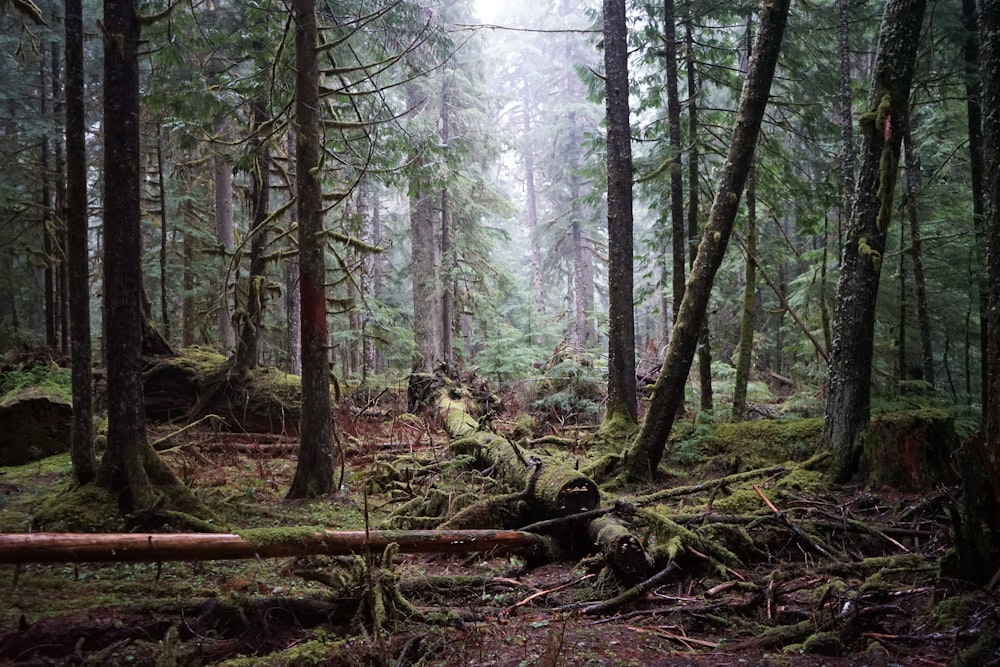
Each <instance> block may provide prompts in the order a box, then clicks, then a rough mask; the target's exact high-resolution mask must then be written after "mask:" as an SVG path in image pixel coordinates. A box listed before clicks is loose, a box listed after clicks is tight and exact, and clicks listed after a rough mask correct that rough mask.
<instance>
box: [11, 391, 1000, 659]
mask: <svg viewBox="0 0 1000 667" xmlns="http://www.w3.org/2000/svg"><path fill="white" fill-rule="evenodd" d="M401 413H402V408H401V407H400V406H398V405H388V406H386V405H382V406H379V407H378V409H366V410H359V409H357V408H356V407H355V408H351V407H350V406H349V405H345V406H342V408H341V411H340V415H339V417H338V434H339V438H340V440H341V443H342V444H343V445H344V446H345V447H346V448H347V450H348V452H349V456H348V458H347V467H346V473H347V476H346V478H345V481H344V487H343V490H342V492H341V493H339V494H337V495H336V496H334V497H331V498H327V499H323V500H320V501H316V502H301V501H289V500H285V499H284V498H283V495H284V493H285V492H286V491H287V489H288V486H289V483H290V480H291V477H292V474H293V473H294V466H295V459H294V456H295V442H294V441H293V440H291V439H288V438H283V437H280V436H270V435H268V436H265V435H255V434H231V433H218V432H215V431H213V430H212V429H210V428H204V429H192V430H188V431H185V432H183V433H181V434H179V435H174V436H171V434H172V433H173V431H174V430H175V429H173V428H171V427H166V426H157V427H155V428H152V429H151V431H150V439H151V440H162V442H160V443H159V444H158V448H160V449H165V451H164V452H163V455H164V457H166V460H167V461H168V462H169V463H170V464H171V466H172V467H173V468H174V469H175V470H176V471H177V472H178V475H179V476H181V477H182V478H183V479H184V480H185V481H186V482H187V483H188V484H189V485H190V486H191V487H192V488H193V489H194V490H195V492H196V493H197V495H198V496H199V497H200V498H202V499H203V500H204V501H205V502H207V503H208V504H210V505H211V506H212V507H213V509H215V510H216V511H217V512H218V517H217V521H218V522H219V523H220V524H221V525H224V526H227V527H231V528H233V529H235V528H255V527H276V526H295V525H320V526H325V527H328V528H332V529H361V528H364V527H365V526H366V525H368V526H371V527H373V528H375V527H378V526H380V525H382V524H383V523H384V522H385V521H386V520H387V518H388V517H389V516H390V515H391V513H392V512H393V511H394V510H395V509H397V508H398V507H399V506H400V505H401V504H402V503H404V502H406V501H407V500H410V499H413V498H414V497H419V496H421V495H424V496H427V495H428V494H429V489H431V488H435V489H443V490H446V491H449V492H452V491H457V490H465V491H468V490H469V489H470V488H471V489H473V491H474V492H475V493H478V494H482V493H485V492H486V490H487V489H488V488H491V487H489V485H488V484H487V483H486V482H484V481H482V473H481V472H475V471H472V472H469V473H456V472H455V471H454V470H448V469H447V468H446V467H445V466H444V465H443V464H444V463H445V462H446V461H448V460H449V458H450V456H451V455H450V454H449V452H448V449H447V438H446V437H445V436H444V434H443V432H442V431H441V430H440V429H439V428H437V426H436V425H434V424H433V423H429V422H427V421H426V420H415V419H412V418H410V417H400V416H399V415H400V414H401ZM562 434H563V435H566V433H562ZM571 437H578V433H577V435H575V436H571ZM577 454H578V455H580V456H585V454H580V451H577ZM406 456H414V457H417V458H418V459H419V460H422V461H437V462H439V463H441V464H442V465H441V466H438V467H437V468H435V467H434V466H427V467H424V468H422V469H421V470H420V473H419V474H416V473H412V471H411V472H410V473H405V472H404V473H401V474H399V475H397V477H396V478H392V475H391V474H389V475H388V477H387V473H386V471H385V468H386V466H384V465H380V463H386V462H393V461H398V460H400V459H401V458H405V457H406ZM712 470H713V469H712V468H711V467H708V468H706V467H700V468H699V467H691V468H690V469H689V470H688V471H687V472H686V473H685V475H687V477H686V478H685V479H677V478H674V479H664V480H663V481H662V484H658V485H657V487H656V488H652V489H648V488H647V489H634V490H623V491H622V493H624V494H625V495H629V494H631V495H632V496H636V495H639V494H643V493H649V492H651V491H657V490H662V489H663V488H669V487H671V486H680V482H683V484H688V485H690V484H693V483H695V482H700V481H708V480H711V479H712V478H713V473H712ZM70 472H71V471H70V464H69V459H68V456H67V455H60V456H56V457H52V458H49V459H45V460H43V461H40V462H37V463H32V464H28V465H26V466H20V467H9V468H0V532H24V531H27V530H29V529H33V530H62V529H65V526H64V525H63V523H62V522H69V521H71V519H73V518H74V517H73V516H62V517H61V518H60V519H58V520H55V519H50V521H52V525H44V526H35V527H34V528H32V523H31V521H32V517H33V516H35V515H36V513H37V512H38V511H39V508H40V507H41V506H42V505H43V504H44V503H46V502H51V497H52V495H53V494H56V493H58V492H59V491H60V490H61V489H64V488H66V487H67V485H68V484H69V480H70ZM397 472H398V471H397ZM715 476H718V475H715ZM476 484H478V485H479V486H478V487H477V486H475V485H476ZM748 484H758V485H759V486H760V487H761V488H763V489H766V490H767V491H766V492H767V494H768V495H769V497H771V498H772V499H774V501H775V502H779V503H781V506H780V509H781V510H782V516H784V517H787V518H788V523H784V524H782V523H781V522H780V521H779V520H778V519H777V518H776V517H775V515H774V514H773V512H772V511H771V510H769V509H768V508H767V507H765V506H764V504H763V503H760V504H759V505H758V506H757V507H756V508H753V510H750V509H745V510H743V511H742V512H741V514H743V515H751V516H756V517H757V519H758V520H757V521H756V523H757V524H759V526H758V525H742V526H740V525H739V523H738V522H737V523H734V522H736V519H733V522H730V523H721V522H720V523H718V524H713V523H711V521H710V520H709V519H708V516H709V515H712V514H713V512H714V513H715V514H738V513H737V512H735V511H734V510H732V509H731V510H729V511H728V512H725V513H724V512H722V510H713V507H712V504H713V502H715V503H719V502H720V501H719V499H720V498H722V497H725V496H728V497H730V498H733V497H735V496H736V493H737V491H738V489H737V488H736V485H734V486H733V487H731V488H726V489H722V490H721V491H720V488H719V487H718V486H716V487H712V485H708V486H707V487H706V491H704V492H702V493H700V494H697V493H692V494H684V495H679V496H678V497H675V498H672V499H671V500H669V501H665V502H661V503H659V504H658V505H657V508H658V509H659V510H660V511H662V512H664V513H669V514H670V515H671V516H674V517H681V516H689V515H690V514H691V513H692V512H694V513H695V514H698V515H699V516H701V519H700V522H699V521H692V522H691V523H690V524H686V525H688V527H689V528H690V529H691V530H693V531H695V532H697V533H699V534H700V535H702V537H704V538H705V539H707V540H715V541H717V542H720V543H723V544H727V545H729V546H731V547H732V548H733V549H734V550H735V552H736V553H737V554H738V555H739V557H740V563H741V564H740V566H726V567H719V563H718V561H716V560H713V559H712V558H711V557H709V556H707V555H705V554H702V553H699V552H698V550H697V549H694V548H692V547H691V546H690V544H687V546H686V548H685V550H683V555H682V556H678V559H677V564H678V565H679V566H680V567H679V570H677V571H676V572H675V573H674V574H673V575H672V576H671V577H669V578H668V579H667V582H666V583H665V584H662V585H659V586H655V587H653V588H652V589H650V590H648V591H645V592H644V593H642V594H641V595H639V596H638V597H636V598H635V599H632V600H630V601H628V602H627V603H625V604H623V605H621V606H617V607H613V608H609V609H607V610H605V611H603V612H601V613H588V611H587V608H586V603H588V602H594V601H600V600H606V599H608V598H610V597H612V596H613V595H615V594H616V593H617V592H620V590H621V589H622V588H624V586H622V587H618V588H615V585H614V581H613V580H609V579H608V578H607V577H606V576H603V575H602V574H601V565H602V563H601V561H600V559H599V558H595V557H594V556H593V553H585V552H584V553H576V554H574V555H573V556H572V557H564V558H562V559H560V560H558V561H556V562H550V563H546V564H542V565H539V566H533V567H526V564H525V562H524V561H523V560H521V559H520V558H517V557H510V556H507V557H499V556H492V555H489V554H487V555H475V554H473V555H460V556H455V555H447V556H445V555H432V556H424V555H420V556H417V555H405V556H400V557H398V558H396V559H394V562H393V563H390V564H387V563H381V566H379V564H378V563H377V560H376V559H375V558H374V557H373V558H369V559H367V568H366V559H364V558H361V557H357V558H354V557H349V558H334V557H328V556H312V557H308V558H302V559H279V558H274V559H261V560H244V561H225V560H207V561H197V562H167V563H160V564H79V565H71V564H59V565H25V566H20V567H14V566H0V664H10V665H155V666H178V667H180V666H186V665H229V666H230V667H235V666H244V665H247V666H249V665H335V666H336V665H378V666H392V665H456V666H457V665H463V666H465V665H481V666H486V665H493V666H498V667H515V666H521V665H525V666H528V665H541V666H546V667H555V666H570V665H581V666H583V665H587V666H589V665H608V666H616V667H617V666H625V665H637V666H638V665H663V666H681V665H691V666H705V667H708V666H729V665H732V666H736V665H740V666H743V665H774V666H779V665H803V666H812V665H816V666H819V665H825V666H829V667H838V666H842V665H869V666H871V667H878V666H885V667H888V666H891V665H907V666H909V665H914V666H916V665H921V666H923V665H928V666H929V665H969V666H970V667H976V666H988V665H1000V652H998V651H997V644H996V636H997V628H998V627H1000V605H998V600H997V597H996V595H995V594H993V593H990V592H988V591H985V590H982V589H976V588H974V587H969V586H966V585H963V584H962V583H961V582H957V581H952V580H947V579H942V578H941V577H940V575H939V561H940V559H941V558H942V557H943V556H944V555H945V554H946V552H947V550H948V548H949V546H950V537H949V524H948V521H947V512H946V505H947V502H948V500H949V498H950V497H952V495H953V493H954V490H952V489H937V490H934V491H933V492H922V493H920V494H902V493H899V492H896V491H892V490H887V489H882V490H878V491H873V490H870V489H864V488H860V487H850V488H843V489H834V490H829V489H827V490H825V491H823V492H822V493H819V492H817V491H816V490H815V489H811V488H806V487H797V486H794V485H788V486H781V482H780V480H779V479H777V478H773V479H770V480H769V479H767V478H765V479H758V480H751V481H750V482H748ZM713 489H714V490H713ZM706 503H707V511H706V510H705V507H706ZM733 507H736V505H735V504H734V505H733ZM67 511H68V512H69V513H70V514H72V513H73V512H79V513H81V514H82V513H83V510H80V509H75V510H67ZM47 516H50V517H52V516H54V517H60V516H61V515H59V513H58V512H54V511H52V510H51V507H50V510H49V513H48V515H47ZM837 517H840V520H841V522H842V526H841V527H840V529H838V527H837V526H836V525H832V524H836V522H837ZM78 518H80V519H81V521H83V522H86V521H87V520H90V519H88V518H87V517H83V516H80V517H78ZM848 519H856V520H859V521H860V522H862V523H864V524H867V525H868V526H870V527H871V528H872V530H870V531H869V532H858V531H859V530H860V529H857V528H856V527H855V530H848V529H847V528H846V525H847V522H848ZM723 526H728V528H723ZM792 526H795V527H798V528H800V529H802V530H805V531H806V532H807V534H811V535H817V536H822V539H823V540H825V543H826V544H827V545H828V546H829V547H830V551H831V552H832V553H831V554H830V555H832V556H833V557H832V558H830V557H826V556H824V555H823V554H822V553H821V552H817V550H816V548H815V546H816V545H814V544H810V540H809V539H808V538H804V537H803V536H801V535H798V534H796V532H795V530H794V529H793V527H792ZM104 528H105V529H109V528H110V529H111V530H114V529H115V526H113V525H105V526H104ZM167 528H169V527H167ZM738 528H742V530H739V529H738ZM119 529H120V527H119ZM637 534H639V535H640V536H641V537H642V539H643V540H645V541H646V542H647V543H652V542H655V541H656V538H655V536H651V535H650V533H649V532H642V531H637ZM744 535H745V536H748V537H747V539H748V540H749V541H748V542H747V541H746V540H744V539H743V537H742V536H744ZM741 540H743V542H746V543H745V544H743V547H742V550H739V549H738V547H739V545H740V544H741ZM820 548H822V547H820ZM584 551H585V550H584ZM376 556H377V555H376ZM379 568H380V569H379ZM374 569H379V572H382V573H383V574H384V573H389V575H388V576H389V577H390V579H391V580H392V582H393V584H394V585H395V586H396V587H397V589H398V591H399V592H400V593H401V594H402V596H403V597H404V598H405V600H406V601H408V602H409V603H411V604H412V605H413V607H412V609H410V610H408V611H405V612H402V611H400V610H399V609H396V611H395V613H394V614H393V613H389V616H388V617H387V618H386V620H385V621H384V622H383V623H382V625H381V626H379V625H377V624H373V623H371V622H370V621H371V618H372V613H371V610H370V605H366V604H365V601H366V600H371V599H372V598H371V595H373V593H372V591H373V590H374V589H373V585H372V583H371V574H370V573H371V572H372V571H373V570H374ZM366 572H367V573H369V574H367V575H366V574H365V573H366ZM366 576H367V577H368V578H367V579H366ZM446 576H453V577H457V576H465V577H466V578H465V579H462V580H455V581H449V580H447V579H446V578H445V577H446ZM473 577H474V578H473ZM390 611H391V610H390ZM990 641H993V643H992V644H990ZM984 647H985V648H984Z"/></svg>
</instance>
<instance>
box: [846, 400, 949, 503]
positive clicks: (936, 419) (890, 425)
mask: <svg viewBox="0 0 1000 667" xmlns="http://www.w3.org/2000/svg"><path fill="white" fill-rule="evenodd" d="M862 441H863V443H864V460H865V462H866V463H867V466H868V483H869V484H870V485H871V486H874V487H877V486H881V485H883V484H889V485H892V486H894V487H896V488H899V489H904V490H915V491H919V490H927V489H933V488H934V487H936V486H937V485H938V484H955V483H956V482H957V481H958V479H957V475H956V473H955V470H954V469H953V468H952V465H951V454H952V452H953V451H954V450H955V448H956V447H957V446H958V444H959V440H958V435H957V434H956V433H955V422H954V419H953V418H952V416H951V415H949V414H948V413H947V412H945V411H944V410H930V409H926V410H909V411H905V412H893V413H889V414H885V415H882V416H880V417H878V418H877V419H873V420H872V422H871V424H870V425H869V426H868V429H867V430H866V431H865V433H864V434H863V435H862Z"/></svg>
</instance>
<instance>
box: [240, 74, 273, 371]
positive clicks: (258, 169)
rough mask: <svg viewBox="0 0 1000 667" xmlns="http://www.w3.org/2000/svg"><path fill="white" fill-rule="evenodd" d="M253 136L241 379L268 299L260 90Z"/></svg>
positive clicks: (267, 165) (251, 360)
mask: <svg viewBox="0 0 1000 667" xmlns="http://www.w3.org/2000/svg"><path fill="white" fill-rule="evenodd" d="M252 107H253V119H254V129H255V136H254V139H253V140H252V142H251V143H252V145H253V172H252V173H251V175H250V180H251V186H250V208H251V228H250V272H249V275H248V276H247V287H246V301H245V302H244V304H243V307H242V308H240V309H239V313H240V317H239V321H240V325H241V326H240V331H239V336H238V337H237V339H236V352H235V353H234V354H233V374H234V376H235V377H236V378H243V376H245V375H246V373H247V371H249V370H250V369H252V368H256V367H257V355H258V348H259V345H260V331H261V328H262V326H263V323H264V307H265V304H266V301H267V258H266V250H267V244H268V228H269V227H270V222H269V217H270V210H269V209H270V206H271V186H270V180H271V179H270V173H271V171H270V170H271V155H270V150H269V149H268V146H267V143H266V141H265V138H264V137H262V136H260V132H259V130H258V128H260V127H261V125H263V124H264V123H265V122H267V120H268V119H269V115H268V113H267V102H266V101H265V99H264V96H263V94H262V93H259V94H258V95H256V96H255V98H254V100H253V102H252Z"/></svg>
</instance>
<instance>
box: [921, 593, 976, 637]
mask: <svg viewBox="0 0 1000 667" xmlns="http://www.w3.org/2000/svg"><path fill="white" fill-rule="evenodd" d="M982 606H983V600H982V599H980V597H979V596H978V595H976V594H969V595H956V596H953V597H950V598H945V599H944V600H941V601H940V602H938V603H937V604H936V605H935V606H934V610H933V612H932V614H933V616H934V620H935V621H937V623H938V627H939V628H941V629H942V630H949V631H950V630H953V629H954V628H957V627H960V626H962V625H964V624H966V623H968V621H969V619H970V618H972V616H973V614H975V613H976V612H977V611H979V610H980V609H981V608H982Z"/></svg>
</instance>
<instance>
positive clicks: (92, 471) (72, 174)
mask: <svg viewBox="0 0 1000 667" xmlns="http://www.w3.org/2000/svg"><path fill="white" fill-rule="evenodd" d="M65 6H66V232H67V233H66V236H67V251H66V263H67V268H68V273H69V285H70V289H69V307H70V339H71V350H72V354H71V359H72V387H73V429H72V447H71V459H72V461H73V475H74V477H75V478H76V481H77V482H79V483H80V484H86V483H87V482H89V481H91V480H92V479H93V478H94V476H95V475H96V474H97V458H96V456H95V454H94V375H93V365H94V364H93V351H92V349H91V343H90V253H89V239H88V233H87V225H88V223H89V220H88V217H89V216H88V215H87V139H86V108H85V105H84V100H83V96H84V77H83V2H82V0H66V5H65Z"/></svg>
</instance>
